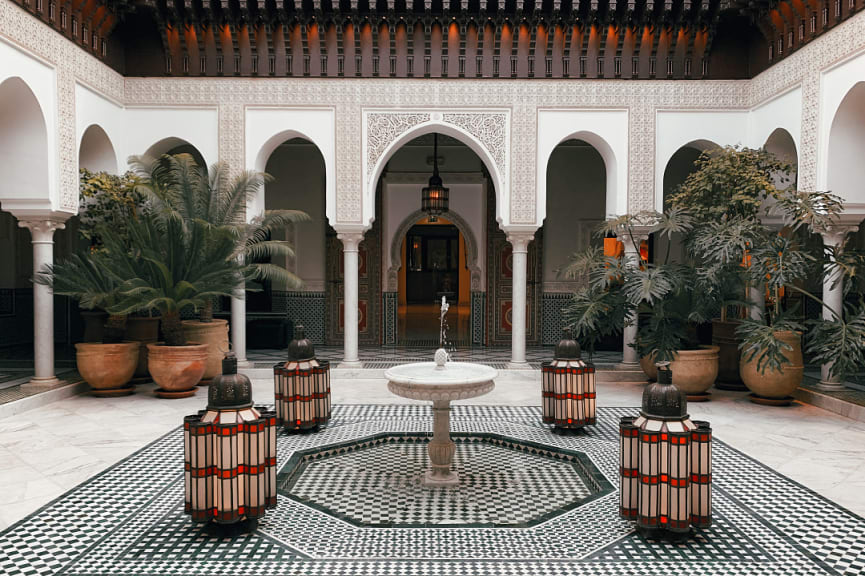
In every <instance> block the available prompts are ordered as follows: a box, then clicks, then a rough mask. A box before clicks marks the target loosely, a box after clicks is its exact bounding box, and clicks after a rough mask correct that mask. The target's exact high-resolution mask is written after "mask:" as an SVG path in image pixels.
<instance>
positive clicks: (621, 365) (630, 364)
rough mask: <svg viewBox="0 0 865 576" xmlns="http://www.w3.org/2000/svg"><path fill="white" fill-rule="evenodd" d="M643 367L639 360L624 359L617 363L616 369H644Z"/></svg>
mask: <svg viewBox="0 0 865 576" xmlns="http://www.w3.org/2000/svg"><path fill="white" fill-rule="evenodd" d="M642 369H643V367H642V366H640V363H639V362H625V361H624V360H622V361H621V362H619V363H618V364H616V370H642Z"/></svg>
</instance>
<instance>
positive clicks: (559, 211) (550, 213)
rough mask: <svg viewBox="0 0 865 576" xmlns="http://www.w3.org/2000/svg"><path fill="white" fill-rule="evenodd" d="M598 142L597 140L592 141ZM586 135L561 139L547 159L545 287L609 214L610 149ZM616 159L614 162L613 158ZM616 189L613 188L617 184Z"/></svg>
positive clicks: (613, 171) (587, 242)
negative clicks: (585, 138)
mask: <svg viewBox="0 0 865 576" xmlns="http://www.w3.org/2000/svg"><path fill="white" fill-rule="evenodd" d="M594 140H596V142H597V139H594ZM601 144H602V145H601V147H600V148H599V147H597V146H595V145H593V144H591V143H590V142H589V141H587V140H583V139H582V138H579V139H577V138H571V139H567V140H565V141H563V142H561V143H559V144H558V145H557V146H556V147H555V148H554V149H553V151H552V152H551V154H550V156H549V158H548V160H547V163H546V218H545V219H544V257H543V266H544V287H545V290H547V289H549V288H550V287H551V285H552V283H554V282H557V281H558V280H559V277H558V272H557V270H558V269H559V268H561V267H562V266H564V265H566V264H567V262H568V259H569V258H570V256H571V255H572V254H574V253H575V252H579V251H581V250H584V249H585V248H587V247H588V246H589V244H590V241H591V237H592V232H593V231H594V230H595V228H596V227H597V226H598V224H600V222H602V221H603V220H604V218H605V217H606V215H607V207H608V206H609V203H608V196H609V191H610V185H609V179H610V177H611V174H612V178H615V169H614V166H613V170H612V171H611V166H610V165H609V162H608V158H611V155H612V150H611V149H609V147H608V146H607V147H605V146H603V144H605V143H604V142H603V141H601ZM612 162H615V160H614V158H613V159H612ZM613 189H615V186H613Z"/></svg>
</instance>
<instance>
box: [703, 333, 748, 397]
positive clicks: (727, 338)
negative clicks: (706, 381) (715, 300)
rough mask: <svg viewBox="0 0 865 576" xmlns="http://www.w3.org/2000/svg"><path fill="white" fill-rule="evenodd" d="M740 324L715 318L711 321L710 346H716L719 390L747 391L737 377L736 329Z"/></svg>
mask: <svg viewBox="0 0 865 576" xmlns="http://www.w3.org/2000/svg"><path fill="white" fill-rule="evenodd" d="M740 324H741V322H739V321H737V320H733V321H728V320H721V319H719V318H716V319H714V320H712V344H715V345H716V346H718V348H719V351H718V381H717V382H715V388H719V389H721V390H739V391H741V390H747V388H746V387H745V385H744V384H743V383H742V378H741V377H740V376H739V339H738V338H737V337H736V328H738V327H739V325H740Z"/></svg>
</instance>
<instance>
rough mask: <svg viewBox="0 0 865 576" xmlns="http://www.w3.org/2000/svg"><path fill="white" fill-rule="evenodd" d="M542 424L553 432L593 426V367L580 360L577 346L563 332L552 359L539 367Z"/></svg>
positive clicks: (567, 334) (567, 331)
mask: <svg viewBox="0 0 865 576" xmlns="http://www.w3.org/2000/svg"><path fill="white" fill-rule="evenodd" d="M541 399H542V406H543V421H544V423H545V424H552V425H553V426H554V427H555V428H582V427H583V426H586V425H589V424H594V423H595V419H596V417H595V411H596V410H595V409H596V402H597V400H596V391H595V367H594V366H593V365H591V364H589V363H587V362H584V361H583V360H582V358H580V345H579V344H578V343H577V341H576V340H574V338H573V336H572V334H571V329H570V328H565V329H564V333H563V335H562V339H561V340H559V343H558V344H556V351H555V358H554V359H553V361H552V362H544V363H543V364H542V365H541Z"/></svg>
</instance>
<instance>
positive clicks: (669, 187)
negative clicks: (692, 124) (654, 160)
mask: <svg viewBox="0 0 865 576" xmlns="http://www.w3.org/2000/svg"><path fill="white" fill-rule="evenodd" d="M720 149H721V146H720V145H718V144H716V143H715V142H712V141H711V140H692V141H691V142H688V143H687V144H685V145H683V146H681V147H680V148H679V149H678V150H676V151H675V152H674V153H673V155H672V156H670V159H669V160H668V161H667V165H666V166H665V167H664V190H663V198H664V206H666V204H667V200H668V198H669V197H670V196H672V195H673V194H675V193H676V190H677V189H678V188H679V186H681V185H682V183H684V182H685V180H687V178H688V176H690V175H691V173H692V172H694V171H695V170H696V166H695V165H694V162H696V161H697V158H699V157H700V155H701V154H702V153H703V152H707V151H711V150H720Z"/></svg>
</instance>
